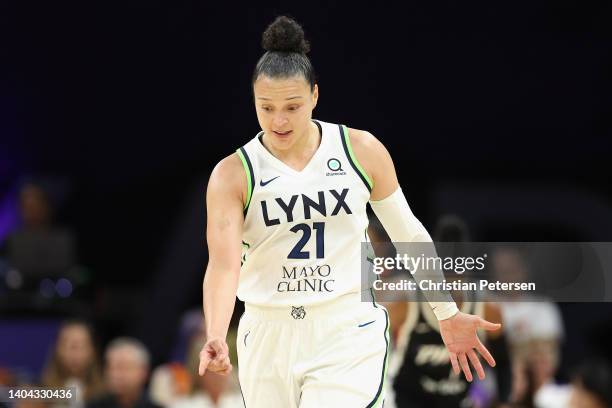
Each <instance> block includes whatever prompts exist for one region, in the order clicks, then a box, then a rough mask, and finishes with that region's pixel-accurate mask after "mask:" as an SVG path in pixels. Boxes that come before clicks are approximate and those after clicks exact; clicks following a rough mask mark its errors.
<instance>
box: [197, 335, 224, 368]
mask: <svg viewBox="0 0 612 408" xmlns="http://www.w3.org/2000/svg"><path fill="white" fill-rule="evenodd" d="M206 370H209V371H212V372H214V373H217V374H221V375H227V374H229V373H230V372H231V371H232V364H231V363H230V359H229V349H228V347H227V343H226V342H225V340H223V339H220V338H212V339H209V340H208V341H207V342H206V344H204V347H202V351H200V367H199V369H198V373H199V374H200V375H204V373H205V372H206Z"/></svg>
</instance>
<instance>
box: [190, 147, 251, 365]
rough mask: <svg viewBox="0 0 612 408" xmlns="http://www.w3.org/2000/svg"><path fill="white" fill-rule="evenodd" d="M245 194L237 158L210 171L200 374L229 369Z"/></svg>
mask: <svg viewBox="0 0 612 408" xmlns="http://www.w3.org/2000/svg"><path fill="white" fill-rule="evenodd" d="M245 195H246V178H245V174H244V169H243V168H242V164H241V162H240V159H239V158H238V156H237V155H235V154H234V155H231V156H228V157H226V158H225V159H223V160H222V161H221V162H219V164H217V166H216V167H215V169H214V170H213V172H212V174H211V176H210V180H209V182H208V189H207V191H206V209H207V224H206V240H207V242H208V265H207V267H206V274H205V275H204V285H203V297H204V316H205V318H206V345H205V346H204V348H203V349H202V352H201V354H200V370H199V371H200V375H202V374H203V373H204V371H205V370H206V369H209V370H211V371H216V372H220V373H226V372H229V370H231V365H230V364H229V358H228V357H227V352H228V350H227V344H226V343H225V337H226V336H227V330H228V327H229V323H230V320H231V317H232V313H233V311H234V305H235V303H236V290H237V288H238V277H239V274H240V256H241V251H242V247H241V240H242V225H243V222H244V216H243V202H244V196H245Z"/></svg>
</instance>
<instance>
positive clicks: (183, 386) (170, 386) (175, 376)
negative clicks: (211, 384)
mask: <svg viewBox="0 0 612 408" xmlns="http://www.w3.org/2000/svg"><path fill="white" fill-rule="evenodd" d="M192 386H193V384H192V375H191V373H189V371H187V368H185V366H184V365H183V364H181V363H177V362H173V363H168V364H162V365H160V366H158V367H157V368H155V370H153V374H152V375H151V385H150V387H149V395H150V397H151V400H152V401H153V402H155V403H156V404H159V405H162V406H164V407H167V406H170V405H171V404H173V403H174V402H175V401H177V400H178V399H180V398H184V397H187V396H188V395H189V394H190V393H191V391H192Z"/></svg>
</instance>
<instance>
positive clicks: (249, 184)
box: [236, 149, 253, 211]
mask: <svg viewBox="0 0 612 408" xmlns="http://www.w3.org/2000/svg"><path fill="white" fill-rule="evenodd" d="M236 153H238V156H239V157H240V161H242V166H243V167H244V172H245V173H246V176H247V199H246V203H244V209H245V211H246V209H247V208H249V204H250V203H251V196H252V195H253V180H251V169H250V168H249V165H248V163H247V159H246V157H244V155H243V154H242V151H241V150H240V149H238V150H236Z"/></svg>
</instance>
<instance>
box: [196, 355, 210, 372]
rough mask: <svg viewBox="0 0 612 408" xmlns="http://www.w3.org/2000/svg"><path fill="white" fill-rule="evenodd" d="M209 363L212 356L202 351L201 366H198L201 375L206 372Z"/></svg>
mask: <svg viewBox="0 0 612 408" xmlns="http://www.w3.org/2000/svg"><path fill="white" fill-rule="evenodd" d="M208 363H210V357H209V356H208V353H206V352H202V353H200V366H199V367H198V374H200V376H202V375H204V373H205V372H206V368H208Z"/></svg>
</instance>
